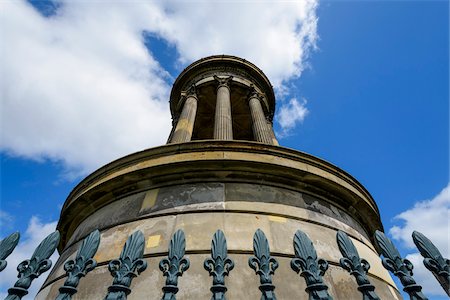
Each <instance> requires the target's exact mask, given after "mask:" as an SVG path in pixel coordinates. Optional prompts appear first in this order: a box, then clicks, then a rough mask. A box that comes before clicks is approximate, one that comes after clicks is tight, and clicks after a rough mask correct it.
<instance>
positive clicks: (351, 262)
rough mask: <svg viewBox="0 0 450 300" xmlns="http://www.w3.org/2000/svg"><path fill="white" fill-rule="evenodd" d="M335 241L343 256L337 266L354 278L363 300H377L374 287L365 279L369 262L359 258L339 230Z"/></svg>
mask: <svg viewBox="0 0 450 300" xmlns="http://www.w3.org/2000/svg"><path fill="white" fill-rule="evenodd" d="M336 239H337V243H338V246H339V250H340V251H341V253H342V255H343V256H344V257H343V258H341V259H340V260H339V264H340V265H341V267H342V268H344V269H345V270H347V271H348V272H350V274H351V275H353V276H355V279H356V283H357V284H358V290H359V291H360V292H361V293H362V294H363V300H379V299H380V298H379V297H378V295H377V294H376V293H375V287H374V286H373V285H372V284H371V283H370V281H369V278H368V277H367V271H368V270H369V268H370V264H369V262H367V260H365V259H364V258H363V259H361V258H360V257H359V254H358V251H357V250H356V247H355V245H353V242H352V241H351V240H350V238H349V237H348V235H347V234H346V233H345V232H343V231H340V230H339V231H338V232H337V234H336Z"/></svg>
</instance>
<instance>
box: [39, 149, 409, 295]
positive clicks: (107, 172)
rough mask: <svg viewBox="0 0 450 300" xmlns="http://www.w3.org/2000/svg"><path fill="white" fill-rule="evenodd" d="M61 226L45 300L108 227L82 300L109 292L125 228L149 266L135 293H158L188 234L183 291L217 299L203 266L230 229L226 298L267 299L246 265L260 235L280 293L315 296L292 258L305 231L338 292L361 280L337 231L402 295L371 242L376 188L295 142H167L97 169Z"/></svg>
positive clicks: (374, 274) (375, 277) (383, 291)
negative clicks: (95, 234)
mask: <svg viewBox="0 0 450 300" xmlns="http://www.w3.org/2000/svg"><path fill="white" fill-rule="evenodd" d="M58 229H59V230H60V231H61V233H62V239H61V244H60V253H61V257H60V259H59V260H58V262H57V263H56V266H55V268H54V269H53V271H52V273H51V274H50V276H49V278H48V279H47V281H46V283H45V284H44V287H43V289H42V290H41V292H40V293H39V295H38V299H47V298H52V297H55V296H56V293H57V290H58V288H59V287H60V286H61V284H62V282H63V280H64V270H63V263H64V261H66V260H67V259H68V258H71V257H73V256H74V255H75V253H76V251H77V249H78V247H79V245H80V243H81V240H82V239H83V238H84V237H85V236H86V235H87V234H88V233H89V232H91V231H92V230H94V229H99V230H100V232H101V242H100V248H99V250H98V252H97V254H96V257H95V258H96V260H97V261H98V262H99V267H97V268H96V269H95V270H94V271H93V272H92V273H89V274H88V275H87V277H86V278H85V279H83V280H81V282H80V286H79V293H78V294H76V296H75V297H74V299H103V297H104V296H105V293H106V290H107V287H108V286H109V285H110V284H111V282H112V277H111V276H110V274H109V272H108V270H107V263H108V262H109V261H110V260H111V259H115V258H117V257H118V256H119V255H120V252H121V249H122V247H123V245H124V243H125V241H126V239H127V238H128V236H129V235H130V234H131V233H133V232H134V231H136V230H141V231H142V232H143V233H144V236H145V239H146V247H145V252H144V257H145V258H146V259H147V261H148V264H149V267H148V269H147V270H146V271H145V272H143V273H142V274H141V275H140V276H139V277H137V278H136V279H135V280H133V283H132V285H131V288H132V293H131V294H130V295H129V299H160V298H161V296H162V292H161V288H162V286H163V285H164V278H163V276H162V273H161V272H160V271H159V269H158V263H159V261H160V260H161V259H162V258H163V257H165V256H166V255H167V249H168V243H169V241H170V238H171V236H172V234H173V233H174V232H175V231H176V230H178V229H182V230H183V231H184V232H185V235H186V256H187V257H188V258H189V259H190V261H191V267H190V269H189V270H187V272H185V274H184V275H183V277H181V278H180V280H179V287H180V291H179V293H178V294H177V295H178V296H179V297H180V299H183V298H184V299H206V298H208V297H210V291H209V288H210V287H211V282H212V279H211V278H210V277H209V276H208V272H207V271H205V270H204V269H203V261H204V259H205V258H206V257H208V256H209V255H210V253H209V251H210V248H211V239H212V236H213V234H214V232H215V231H216V230H218V229H221V230H222V231H223V232H224V233H225V236H226V239H227V244H228V253H229V256H230V257H231V258H232V259H233V260H234V261H235V269H233V270H232V271H231V273H230V276H229V277H227V279H226V284H227V287H228V292H227V296H228V297H229V299H244V298H258V297H260V291H259V289H258V286H259V277H258V276H256V275H255V274H254V271H253V270H252V269H250V268H249V266H248V262H247V260H248V258H249V257H250V256H251V255H253V234H254V233H255V231H256V230H257V229H261V230H263V231H264V233H265V234H266V236H267V238H268V241H269V244H270V248H271V255H272V256H273V257H275V258H276V259H277V260H278V261H279V263H280V267H279V269H277V271H276V273H275V275H274V277H273V280H274V284H275V286H276V289H275V292H276V294H277V297H278V298H279V299H307V298H308V295H307V293H306V292H304V289H305V282H304V280H303V278H300V277H299V275H298V274H296V273H295V272H294V271H293V270H292V269H291V267H290V260H291V259H292V258H293V257H294V249H293V246H292V239H293V236H294V234H295V232H296V230H299V229H300V230H302V231H304V232H305V233H306V234H308V236H309V237H310V238H311V240H312V241H313V243H314V245H315V248H316V250H317V253H318V256H319V257H321V258H324V259H326V260H328V261H329V263H330V269H329V270H328V271H327V273H326V275H325V277H324V279H325V281H326V283H327V284H328V286H329V287H330V294H331V295H332V296H333V297H334V298H335V299H360V298H361V295H360V293H359V292H358V290H357V286H356V283H355V280H354V278H353V277H352V276H351V275H350V274H349V273H348V272H347V271H345V270H343V269H342V268H340V267H339V259H340V258H341V254H340V252H339V248H338V246H337V243H336V232H337V230H342V231H344V232H346V233H347V234H348V235H349V236H350V237H351V239H352V241H353V243H354V244H355V246H356V248H357V249H358V251H359V253H360V255H361V257H363V258H365V259H367V260H368V261H369V263H370V264H371V266H372V267H371V269H370V270H369V276H370V279H371V281H372V283H373V284H374V285H375V286H376V291H377V293H378V295H379V296H380V297H381V298H382V299H400V296H399V294H398V291H397V290H396V287H395V285H394V283H393V281H392V279H391V277H390V276H389V274H388V272H387V271H386V270H385V269H384V268H383V267H382V265H381V261H380V258H379V256H378V254H377V252H376V250H375V248H374V246H373V244H372V242H371V237H372V233H373V231H374V230H375V229H382V227H381V223H380V219H379V215H378V210H377V208H376V205H375V202H374V201H373V199H372V198H371V196H370V194H369V193H368V192H367V191H366V190H365V189H364V187H362V186H361V185H360V184H359V183H358V182H357V181H356V180H355V179H354V178H353V177H351V176H350V175H349V174H347V173H345V172H344V171H342V170H340V169H339V168H337V167H335V166H333V165H331V164H329V163H327V162H325V161H323V160H321V159H318V158H316V157H313V156H311V155H308V154H305V153H301V152H298V151H294V150H290V149H286V148H281V147H275V146H269V145H262V144H259V143H251V142H236V141H229V142H223V141H221V142H217V141H216V142H214V141H205V142H204V141H202V142H191V143H185V144H178V145H166V146H162V147H157V148H153V149H149V150H146V151H143V152H139V153H135V154H132V155H130V156H127V157H124V158H122V159H119V160H117V161H115V162H113V163H111V164H109V165H107V166H105V167H103V168H101V169H99V170H98V171H96V172H94V173H93V174H92V175H90V176H88V177H87V178H86V179H85V180H84V181H83V182H81V183H80V184H79V185H78V186H77V187H76V188H75V189H74V191H73V192H72V193H71V195H70V196H69V197H68V199H67V201H66V203H65V205H64V207H63V210H62V216H61V219H60V223H59V224H58Z"/></svg>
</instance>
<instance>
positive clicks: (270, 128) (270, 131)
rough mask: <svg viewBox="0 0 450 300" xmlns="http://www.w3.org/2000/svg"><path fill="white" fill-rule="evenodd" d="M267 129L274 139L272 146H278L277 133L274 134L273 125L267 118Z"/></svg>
mask: <svg viewBox="0 0 450 300" xmlns="http://www.w3.org/2000/svg"><path fill="white" fill-rule="evenodd" d="M266 122H267V127H268V130H269V133H270V137H271V138H272V145H275V146H278V145H279V143H278V140H277V138H276V137H275V133H274V132H273V123H272V122H271V121H270V120H269V117H266Z"/></svg>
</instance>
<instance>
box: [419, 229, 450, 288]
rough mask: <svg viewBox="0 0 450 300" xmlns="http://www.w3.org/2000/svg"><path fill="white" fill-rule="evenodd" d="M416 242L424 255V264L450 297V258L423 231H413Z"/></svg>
mask: <svg viewBox="0 0 450 300" xmlns="http://www.w3.org/2000/svg"><path fill="white" fill-rule="evenodd" d="M412 237H413V241H414V244H416V246H417V249H419V252H420V254H421V255H422V256H423V257H424V259H423V264H424V265H425V267H426V268H427V269H428V270H430V271H431V272H432V273H433V275H434V277H436V279H437V281H438V282H439V283H440V285H441V286H442V288H443V289H444V291H445V292H446V293H447V295H448V296H449V297H450V260H449V259H448V258H444V257H443V256H442V254H441V252H440V251H439V250H438V248H437V247H436V246H435V245H434V244H433V243H432V242H431V241H430V240H429V239H428V238H427V237H426V236H425V235H423V234H422V233H420V232H418V231H414V232H413V233H412Z"/></svg>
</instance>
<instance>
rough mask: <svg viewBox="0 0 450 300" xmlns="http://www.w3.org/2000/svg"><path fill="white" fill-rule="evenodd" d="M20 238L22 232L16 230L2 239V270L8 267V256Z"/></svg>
mask: <svg viewBox="0 0 450 300" xmlns="http://www.w3.org/2000/svg"><path fill="white" fill-rule="evenodd" d="M19 239H20V233H18V232H14V233H12V234H11V235H9V236H8V237H6V238H4V239H3V240H1V241H0V272H1V271H3V270H4V269H5V268H6V266H7V264H8V263H7V262H6V258H7V257H8V256H9V255H10V254H11V253H12V252H13V251H14V248H16V246H17V243H19Z"/></svg>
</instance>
